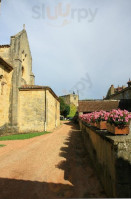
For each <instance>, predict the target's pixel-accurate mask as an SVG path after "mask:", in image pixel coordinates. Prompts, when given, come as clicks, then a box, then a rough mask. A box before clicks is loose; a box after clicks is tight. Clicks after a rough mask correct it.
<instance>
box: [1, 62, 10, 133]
mask: <svg viewBox="0 0 131 199" xmlns="http://www.w3.org/2000/svg"><path fill="white" fill-rule="evenodd" d="M11 77H12V72H8V71H7V70H6V69H5V67H4V66H3V65H1V64H0V134H2V133H3V129H5V131H6V127H7V125H8V124H9V114H10V111H9V110H10V92H11Z"/></svg>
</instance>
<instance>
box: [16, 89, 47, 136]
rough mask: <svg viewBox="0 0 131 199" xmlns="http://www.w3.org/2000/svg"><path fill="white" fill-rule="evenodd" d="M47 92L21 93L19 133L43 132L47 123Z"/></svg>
mask: <svg viewBox="0 0 131 199" xmlns="http://www.w3.org/2000/svg"><path fill="white" fill-rule="evenodd" d="M44 113H45V92H43V91H35V90H33V91H20V92H19V132H20V133H23V132H24V133H27V132H43V131H44V121H45V114H44Z"/></svg>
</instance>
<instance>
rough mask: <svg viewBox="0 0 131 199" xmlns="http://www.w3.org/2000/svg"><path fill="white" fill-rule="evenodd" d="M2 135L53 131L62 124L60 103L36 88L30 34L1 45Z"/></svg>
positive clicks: (50, 92) (50, 93)
mask: <svg viewBox="0 0 131 199" xmlns="http://www.w3.org/2000/svg"><path fill="white" fill-rule="evenodd" d="M0 114H1V121H0V134H2V133H16V132H20V133H22V132H34V131H35V132H36V131H38V132H40V131H45V130H47V131H51V130H52V129H54V128H55V127H57V126H58V125H59V124H60V104H59V99H58V97H57V96H56V94H55V93H54V92H53V90H52V89H51V88H49V87H46V86H36V85H35V76H34V74H33V73H32V56H31V52H30V47H29V42H28V37H27V33H26V30H25V29H23V30H22V31H21V32H20V33H18V34H16V35H15V36H12V37H11V41H10V45H0Z"/></svg>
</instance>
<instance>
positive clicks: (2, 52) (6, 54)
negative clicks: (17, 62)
mask: <svg viewBox="0 0 131 199" xmlns="http://www.w3.org/2000/svg"><path fill="white" fill-rule="evenodd" d="M0 56H1V57H2V58H4V59H5V60H9V59H10V48H9V47H3V48H0Z"/></svg>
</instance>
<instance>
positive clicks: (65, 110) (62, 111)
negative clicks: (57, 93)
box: [59, 97, 70, 117]
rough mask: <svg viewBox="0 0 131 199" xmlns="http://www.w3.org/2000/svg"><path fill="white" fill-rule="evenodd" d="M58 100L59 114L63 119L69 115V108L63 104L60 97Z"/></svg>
mask: <svg viewBox="0 0 131 199" xmlns="http://www.w3.org/2000/svg"><path fill="white" fill-rule="evenodd" d="M59 99H60V114H61V115H63V116H64V117H67V115H68V114H69V113H70V106H69V105H68V104H66V103H65V101H64V99H63V98H62V97H59Z"/></svg>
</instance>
